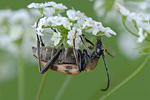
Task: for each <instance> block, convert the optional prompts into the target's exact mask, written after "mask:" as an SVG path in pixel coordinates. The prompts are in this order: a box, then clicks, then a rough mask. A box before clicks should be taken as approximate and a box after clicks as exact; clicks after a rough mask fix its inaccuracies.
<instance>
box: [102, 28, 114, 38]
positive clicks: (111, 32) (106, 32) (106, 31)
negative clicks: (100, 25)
mask: <svg viewBox="0 0 150 100" xmlns="http://www.w3.org/2000/svg"><path fill="white" fill-rule="evenodd" d="M104 32H105V33H104V34H105V35H106V36H107V37H111V34H112V35H116V33H115V32H114V31H113V30H112V29H111V28H109V27H106V28H105V31H104Z"/></svg>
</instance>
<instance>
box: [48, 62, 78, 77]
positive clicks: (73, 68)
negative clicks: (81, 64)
mask: <svg viewBox="0 0 150 100" xmlns="http://www.w3.org/2000/svg"><path fill="white" fill-rule="evenodd" d="M50 69H51V70H54V71H57V72H60V73H64V74H69V75H77V74H79V73H80V72H79V69H78V66H77V65H72V64H54V65H53V66H52V67H51V68H50Z"/></svg>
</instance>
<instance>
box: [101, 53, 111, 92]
mask: <svg viewBox="0 0 150 100" xmlns="http://www.w3.org/2000/svg"><path fill="white" fill-rule="evenodd" d="M102 57H103V61H104V65H105V69H106V72H107V79H108V83H107V87H106V88H105V89H101V90H102V91H106V90H108V88H109V84H110V80H109V73H108V68H107V65H106V61H105V54H104V52H103V53H102Z"/></svg>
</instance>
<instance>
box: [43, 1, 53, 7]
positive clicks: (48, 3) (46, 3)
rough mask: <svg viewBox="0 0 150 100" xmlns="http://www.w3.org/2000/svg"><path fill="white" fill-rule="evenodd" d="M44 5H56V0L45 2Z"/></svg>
mask: <svg viewBox="0 0 150 100" xmlns="http://www.w3.org/2000/svg"><path fill="white" fill-rule="evenodd" d="M44 5H45V6H46V7H48V6H53V5H56V2H54V1H50V2H45V4H44Z"/></svg>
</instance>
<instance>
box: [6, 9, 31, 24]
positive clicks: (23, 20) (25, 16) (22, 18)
mask: <svg viewBox="0 0 150 100" xmlns="http://www.w3.org/2000/svg"><path fill="white" fill-rule="evenodd" d="M30 22H31V20H30V15H29V12H27V10H25V9H19V10H17V11H14V12H13V14H12V15H11V17H10V18H9V19H8V23H9V24H11V25H20V24H21V25H24V26H27V25H29V23H30Z"/></svg>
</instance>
